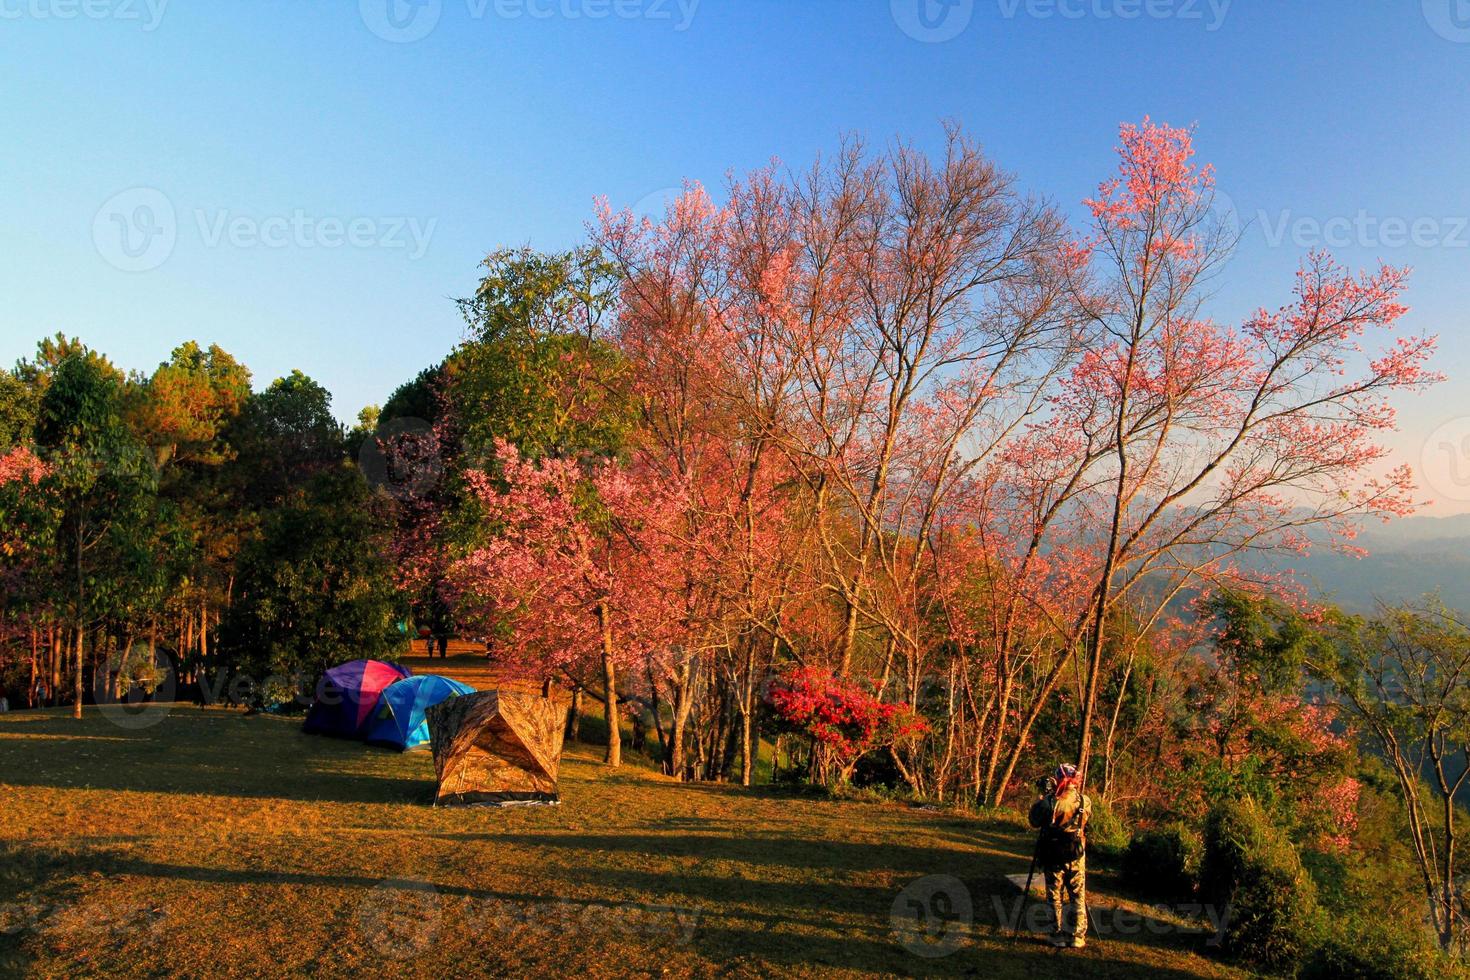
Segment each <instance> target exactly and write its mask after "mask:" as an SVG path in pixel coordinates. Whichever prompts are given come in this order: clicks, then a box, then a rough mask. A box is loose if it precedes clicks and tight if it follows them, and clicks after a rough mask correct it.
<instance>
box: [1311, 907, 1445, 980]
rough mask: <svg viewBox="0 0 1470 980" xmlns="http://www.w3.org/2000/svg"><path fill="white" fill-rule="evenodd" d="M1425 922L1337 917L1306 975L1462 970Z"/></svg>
mask: <svg viewBox="0 0 1470 980" xmlns="http://www.w3.org/2000/svg"><path fill="white" fill-rule="evenodd" d="M1456 975H1458V974H1457V971H1456V970H1455V968H1454V967H1453V965H1452V964H1449V963H1447V962H1446V961H1445V959H1444V957H1443V956H1442V955H1441V954H1440V952H1439V950H1438V948H1436V947H1435V945H1434V943H1433V941H1432V939H1431V937H1430V936H1429V935H1428V934H1427V933H1425V931H1424V930H1423V928H1422V927H1420V926H1418V925H1417V924H1415V923H1412V922H1405V921H1402V920H1397V921H1395V920H1384V919H1381V918H1379V917H1376V916H1372V915H1362V914H1358V915H1353V916H1345V917H1334V918H1332V919H1331V921H1330V924H1329V926H1328V928H1327V929H1326V930H1325V933H1324V935H1323V936H1322V941H1321V942H1320V943H1318V945H1317V948H1316V949H1315V950H1314V951H1313V952H1312V955H1311V956H1309V957H1308V958H1307V960H1306V962H1305V963H1303V964H1302V969H1301V972H1300V973H1299V974H1298V977H1299V978H1300V980H1434V978H1439V977H1446V976H1456Z"/></svg>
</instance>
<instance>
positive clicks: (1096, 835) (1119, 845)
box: [1087, 797, 1128, 858]
mask: <svg viewBox="0 0 1470 980" xmlns="http://www.w3.org/2000/svg"><path fill="white" fill-rule="evenodd" d="M1127 846H1128V828H1127V827H1125V826H1123V821H1122V819H1121V818H1120V817H1119V816H1118V814H1117V813H1116V812H1114V810H1113V808H1112V807H1111V806H1109V805H1108V803H1107V801H1106V800H1100V799H1097V798H1096V797H1094V798H1093V800H1092V816H1091V817H1089V818H1088V820H1087V850H1088V851H1089V852H1090V853H1097V854H1099V855H1102V856H1106V857H1110V858H1116V857H1118V856H1119V855H1121V854H1122V852H1123V849H1124V848H1125V847H1127Z"/></svg>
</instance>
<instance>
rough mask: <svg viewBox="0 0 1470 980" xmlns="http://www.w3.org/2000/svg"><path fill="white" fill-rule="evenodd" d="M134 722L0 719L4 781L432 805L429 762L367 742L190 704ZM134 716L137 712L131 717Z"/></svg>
mask: <svg viewBox="0 0 1470 980" xmlns="http://www.w3.org/2000/svg"><path fill="white" fill-rule="evenodd" d="M152 710H154V711H156V712H157V713H158V714H157V715H156V716H151V717H147V718H145V719H144V720H146V721H152V720H153V717H157V721H156V722H154V723H153V724H149V725H146V726H145V727H128V726H127V724H118V723H115V722H114V721H112V720H110V719H109V718H108V716H106V715H104V714H102V713H100V712H98V711H96V709H90V708H89V709H88V711H87V715H86V717H84V719H83V720H82V721H81V722H77V721H75V720H73V719H72V718H70V717H69V716H63V715H61V714H60V713H47V714H46V715H44V716H43V717H41V718H40V719H36V718H32V719H30V720H28V722H27V724H25V725H23V726H19V725H18V726H14V727H12V726H11V725H9V724H8V723H7V724H3V725H0V782H5V783H7V784H10V785H13V786H32V787H47V788H52V789H91V790H118V791H129V792H143V793H168V794H179V795H203V796H230V797H244V798H254V799H284V800H296V801H301V802H339V803H389V804H394V803H397V804H402V803H413V804H427V803H429V802H431V801H432V800H433V796H434V779H433V775H434V770H433V761H432V759H430V758H429V757H427V756H426V755H425V754H423V753H403V754H400V753H395V752H389V751H385V750H382V749H378V748H374V747H371V746H367V745H364V744H363V743H361V742H356V741H351V740H345V739H333V738H325V737H322V736H316V735H307V734H304V733H302V732H301V731H300V729H299V725H300V722H299V721H297V720H294V719H283V718H270V717H246V716H244V715H240V714H236V713H233V712H228V711H223V710H204V709H199V708H195V707H191V706H172V707H168V708H166V709H164V708H156V709H152ZM131 720H133V721H136V718H133V719H131Z"/></svg>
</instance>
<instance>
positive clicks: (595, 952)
mask: <svg viewBox="0 0 1470 980" xmlns="http://www.w3.org/2000/svg"><path fill="white" fill-rule="evenodd" d="M149 710H150V712H151V713H149V714H145V715H142V716H126V717H122V718H119V717H118V716H115V715H113V716H109V715H108V714H105V713H103V712H101V711H98V710H95V709H89V710H88V712H87V716H86V717H85V718H84V719H83V720H82V721H81V722H75V721H73V720H71V719H70V718H69V717H67V713H66V712H65V711H57V712H20V713H12V714H9V715H0V973H3V974H6V975H34V976H63V975H65V976H74V975H78V974H103V973H106V974H113V973H122V974H130V975H147V976H156V975H162V974H184V975H205V974H208V975H220V974H225V975H240V976H254V975H261V974H276V973H292V974H303V975H304V974H312V975H329V976H331V975H336V976H341V975H347V974H351V973H357V972H361V971H364V970H384V971H391V973H392V974H393V975H405V976H438V975H444V974H449V973H454V974H459V975H490V976H501V975H558V976H575V975H582V976H588V977H602V976H657V975H666V976H684V975H695V976H764V975H771V974H777V975H853V976H857V975H867V976H877V975H899V976H932V975H958V976H984V977H1035V976H1041V977H1048V976H1056V977H1068V978H1075V977H1078V976H1088V977H1109V976H1116V977H1124V976H1128V977H1135V976H1150V977H1195V976H1230V975H1233V974H1232V973H1231V971H1229V970H1228V969H1226V968H1225V967H1223V966H1221V965H1220V964H1218V963H1216V962H1215V961H1213V960H1211V959H1209V958H1207V957H1205V956H1204V955H1202V954H1201V953H1200V952H1199V951H1201V950H1202V949H1203V948H1204V944H1203V939H1202V938H1201V937H1200V936H1199V935H1198V934H1195V933H1192V932H1189V931H1187V930H1185V929H1183V928H1181V926H1180V924H1179V923H1178V922H1176V921H1174V920H1172V919H1166V918H1163V917H1156V918H1150V919H1139V918H1137V917H1134V916H1128V915H1123V916H1119V914H1118V913H1119V912H1120V910H1127V909H1136V908H1141V906H1135V905H1133V904H1132V903H1129V902H1125V901H1124V900H1122V899H1120V898H1119V897H1118V893H1117V883H1116V881H1114V880H1112V879H1111V877H1110V876H1109V875H1107V874H1096V875H1094V880H1093V883H1092V889H1093V892H1094V904H1095V905H1097V906H1098V917H1099V918H1100V919H1101V920H1102V921H1103V923H1104V927H1103V932H1104V933H1105V934H1103V935H1099V936H1098V937H1096V940H1095V941H1094V942H1092V943H1091V944H1090V945H1089V948H1088V949H1086V950H1084V951H1081V952H1073V951H1065V952H1059V951H1056V950H1054V949H1052V948H1050V947H1049V946H1047V945H1045V944H1044V943H1043V942H1042V941H1041V938H1040V935H1039V934H1028V933H1024V932H1023V934H1022V936H1021V938H1018V939H1013V938H1011V937H1010V935H1009V931H1008V929H1006V928H1005V927H1003V926H1002V925H1000V924H999V921H1000V919H1001V916H1003V915H1010V914H1012V910H1013V909H1014V907H1015V901H1016V895H1015V892H1014V891H1012V890H1011V888H1010V886H1008V884H1007V883H1006V881H1005V877H1004V876H1005V875H1006V874H1010V873H1015V872H1017V871H1021V872H1024V871H1025V869H1026V864H1027V859H1028V855H1029V846H1030V839H1029V836H1028V835H1027V834H1026V833H1024V832H1023V831H1022V830H1021V829H1020V828H1019V827H1017V826H1015V825H1013V824H1010V823H1007V822H1005V821H999V820H990V821H983V822H982V821H977V820H974V819H970V818H965V817H961V816H958V815H955V814H950V813H944V812H937V811H928V810H922V809H917V808H914V807H910V806H906V805H902V804H898V803H890V802H865V801H835V800H830V799H825V798H815V797H806V796H795V795H791V794H789V793H783V792H778V791H776V790H772V789H765V788H757V789H755V790H744V789H740V788H737V787H724V786H706V785H693V786H691V785H680V784H678V783H675V782H672V781H670V780H667V779H665V778H663V777H662V776H660V775H658V774H657V773H655V772H652V771H650V770H649V769H646V768H642V767H639V766H636V765H635V766H629V767H625V768H624V769H623V770H622V771H619V772H617V773H609V772H607V771H606V770H604V769H603V768H602V767H601V766H600V765H599V764H598V762H597V753H596V750H595V748H593V747H590V746H575V747H571V748H570V749H569V752H568V755H567V757H566V759H565V763H564V768H563V786H562V789H563V798H564V801H565V802H564V804H563V805H562V806H558V807H539V808H523V809H481V808H473V809H435V808H433V807H431V806H429V805H428V801H429V799H430V798H431V794H432V790H433V781H432V780H433V768H432V763H431V760H430V758H429V756H428V755H427V754H426V753H422V752H415V753H408V754H403V755H399V754H396V753H391V752H386V751H382V750H378V749H373V748H369V747H366V746H363V745H359V744H356V743H351V742H342V741H334V740H330V739H324V738H318V737H311V736H306V735H302V734H301V733H300V731H299V721H298V720H292V719H285V718H276V717H270V716H256V717H245V716H243V715H241V714H239V713H234V712H228V711H224V710H211V709H202V708H195V707H186V706H175V707H172V708H168V709H164V708H153V709H149ZM140 721H146V722H151V724H148V725H147V726H146V727H141V726H140V725H139V722H140ZM120 722H121V723H120ZM929 876H952V878H954V879H958V882H955V881H953V880H948V879H944V878H933V877H929ZM905 889H908V890H907V891H905ZM937 892H942V893H943V895H942V896H940V897H939V898H938V899H936V898H935V897H934V896H935V894H936V893H937ZM967 897H968V901H969V904H970V906H971V916H970V918H971V919H972V920H973V924H967V922H966V916H965V912H964V907H963V906H964V904H965V901H966V898H967ZM946 900H947V901H946ZM915 902H917V904H914V903H915ZM997 903H999V911H1000V914H999V915H998V913H997ZM915 908H926V909H934V910H938V911H939V912H941V913H944V915H943V919H944V923H943V924H942V926H941V927H936V928H935V929H933V930H932V931H931V932H930V933H929V934H928V935H927V936H926V935H925V934H922V932H921V931H920V930H919V929H918V927H917V923H916V920H915V919H914V915H915V914H916V913H915V912H914V911H913V909H915ZM1037 908H1038V912H1037V915H1038V916H1039V915H1040V911H1039V906H1037ZM895 913H897V916H896V917H895ZM895 923H896V924H897V927H896V926H895ZM931 937H932V938H931ZM949 950H953V951H952V952H949V955H944V956H932V955H921V954H924V953H930V954H932V953H936V952H946V951H949ZM916 951H917V952H916Z"/></svg>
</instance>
